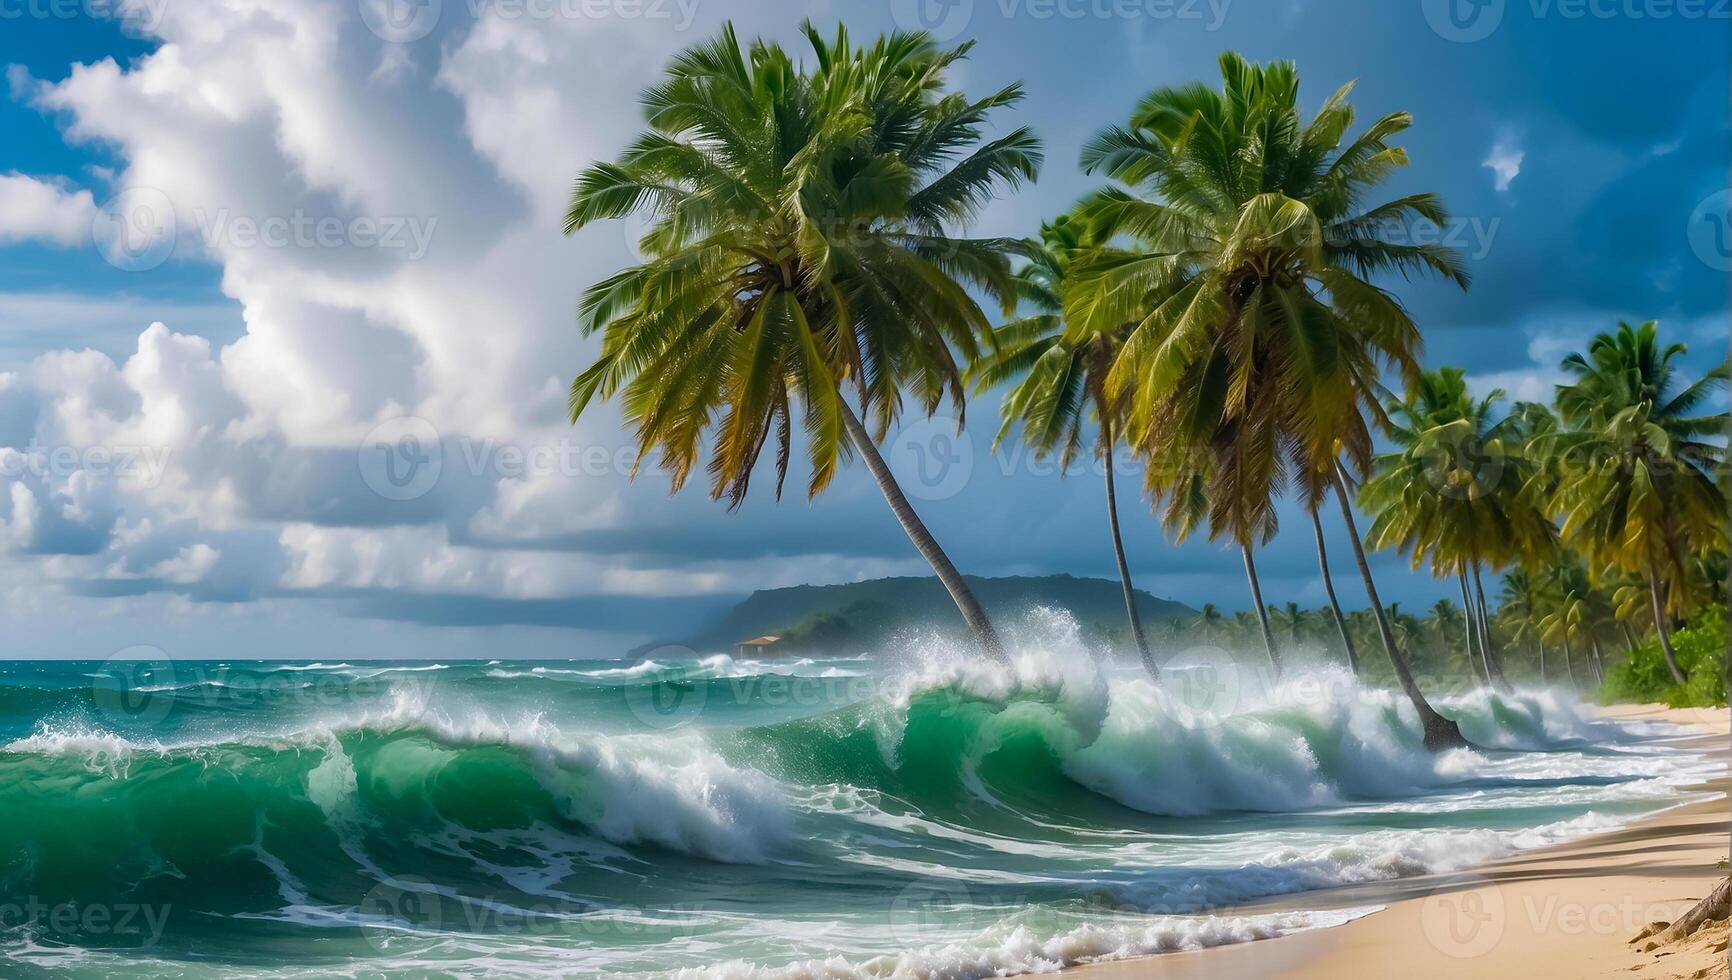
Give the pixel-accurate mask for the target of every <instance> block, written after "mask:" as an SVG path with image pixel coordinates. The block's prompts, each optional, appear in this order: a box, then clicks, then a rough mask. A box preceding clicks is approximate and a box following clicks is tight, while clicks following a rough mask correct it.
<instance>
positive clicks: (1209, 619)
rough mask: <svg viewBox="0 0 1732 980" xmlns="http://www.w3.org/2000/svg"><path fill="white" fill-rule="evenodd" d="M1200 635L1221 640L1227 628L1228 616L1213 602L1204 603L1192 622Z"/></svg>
mask: <svg viewBox="0 0 1732 980" xmlns="http://www.w3.org/2000/svg"><path fill="white" fill-rule="evenodd" d="M1191 625H1192V626H1193V628H1195V629H1196V631H1197V633H1198V635H1200V636H1202V637H1203V638H1205V639H1209V640H1219V639H1220V638H1221V636H1222V633H1223V631H1224V630H1225V629H1226V625H1227V618H1226V617H1225V616H1223V615H1221V610H1220V609H1218V608H1216V606H1215V604H1214V603H1212V602H1205V603H1203V608H1202V609H1199V610H1198V611H1197V618H1196V620H1195V621H1194V622H1193V623H1192V624H1191Z"/></svg>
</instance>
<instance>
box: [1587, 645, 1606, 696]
mask: <svg viewBox="0 0 1732 980" xmlns="http://www.w3.org/2000/svg"><path fill="white" fill-rule="evenodd" d="M1588 643H1589V646H1588V649H1589V650H1590V651H1592V652H1593V655H1594V659H1593V660H1592V661H1591V662H1592V663H1593V665H1594V683H1595V684H1596V685H1603V684H1605V683H1606V661H1605V658H1603V657H1601V656H1600V638H1599V637H1598V636H1595V635H1594V634H1592V633H1589V634H1588Z"/></svg>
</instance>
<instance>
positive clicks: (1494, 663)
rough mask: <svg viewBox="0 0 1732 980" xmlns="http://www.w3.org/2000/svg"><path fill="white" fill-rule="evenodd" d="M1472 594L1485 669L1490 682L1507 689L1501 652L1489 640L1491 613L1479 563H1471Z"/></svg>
mask: <svg viewBox="0 0 1732 980" xmlns="http://www.w3.org/2000/svg"><path fill="white" fill-rule="evenodd" d="M1473 594H1474V599H1475V601H1476V602H1477V604H1478V606H1479V648H1480V652H1481V653H1483V654H1484V655H1485V666H1486V669H1487V670H1489V671H1491V681H1492V683H1493V684H1495V685H1496V686H1498V687H1500V688H1504V689H1506V690H1507V689H1508V688H1509V682H1508V681H1506V680H1504V676H1503V652H1502V651H1500V650H1499V649H1498V648H1497V645H1496V644H1494V643H1493V642H1492V639H1491V611H1490V610H1489V609H1487V608H1486V603H1485V583H1484V582H1483V581H1481V580H1480V577H1479V561H1478V559H1475V560H1474V563H1473Z"/></svg>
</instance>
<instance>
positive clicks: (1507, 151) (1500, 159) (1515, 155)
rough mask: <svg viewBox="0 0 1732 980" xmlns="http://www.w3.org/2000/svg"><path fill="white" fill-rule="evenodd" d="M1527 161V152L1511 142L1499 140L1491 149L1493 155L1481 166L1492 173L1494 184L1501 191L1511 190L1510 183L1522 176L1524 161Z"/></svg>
mask: <svg viewBox="0 0 1732 980" xmlns="http://www.w3.org/2000/svg"><path fill="white" fill-rule="evenodd" d="M1525 159H1527V151H1525V150H1523V149H1521V148H1520V147H1518V146H1516V145H1515V144H1514V143H1513V142H1512V141H1511V140H1507V139H1503V140H1498V142H1497V144H1496V145H1495V146H1493V147H1492V148H1491V154H1490V155H1489V156H1487V157H1486V158H1485V162H1484V163H1482V164H1481V166H1483V167H1486V168H1487V169H1489V170H1490V171H1491V172H1492V175H1493V179H1494V182H1495V184H1496V186H1497V189H1498V190H1499V191H1507V190H1509V185H1510V182H1511V181H1513V180H1515V179H1516V178H1517V177H1519V176H1521V172H1522V161H1523V160H1525Z"/></svg>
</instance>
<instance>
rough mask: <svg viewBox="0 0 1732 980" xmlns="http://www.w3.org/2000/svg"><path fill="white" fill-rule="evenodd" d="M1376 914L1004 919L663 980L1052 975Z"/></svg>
mask: <svg viewBox="0 0 1732 980" xmlns="http://www.w3.org/2000/svg"><path fill="white" fill-rule="evenodd" d="M1376 911H1378V909H1376V908H1356V909H1343V910H1337V911H1328V912H1280V913H1273V914H1268V915H1251V916H1214V915H1211V916H1196V917H1189V916H1158V917H1143V916H1128V917H1115V918H1113V919H1111V920H1108V921H1104V922H1084V923H1082V924H1079V925H1076V926H1074V927H1073V928H1069V929H1065V930H1063V931H1059V932H1051V931H1048V930H1043V929H1041V928H1038V927H1035V926H1031V925H1028V924H1025V923H1024V922H1022V921H1020V920H1019V918H1018V917H1011V918H1010V919H1007V920H1005V921H1003V922H1000V923H998V924H995V925H993V926H991V927H990V928H987V929H985V930H982V931H981V932H979V933H977V934H975V935H972V936H967V937H959V938H956V939H954V940H949V941H939V942H930V943H926V944H922V945H918V946H915V947H914V948H911V949H906V950H905V951H903V952H898V953H891V954H886V955H882V956H876V957H870V958H849V957H844V956H833V957H829V958H826V959H812V960H803V961H799V962H795V963H788V964H783V965H775V966H764V965H759V964H755V963H748V962H740V961H736V962H731V963H720V964H716V965H713V966H707V967H701V968H695V969H684V970H678V971H675V972H673V973H671V974H670V976H672V977H675V978H677V980H817V978H823V980H853V978H862V980H865V978H872V980H885V978H896V980H904V978H906V980H975V978H983V977H1002V976H1014V975H1017V974H1024V973H1051V972H1054V971H1056V970H1060V969H1063V968H1065V967H1068V966H1076V965H1078V964H1081V963H1091V962H1094V963H1098V962H1107V961H1111V960H1121V959H1128V958H1131V957H1135V956H1148V955H1152V954H1156V953H1172V952H1178V951H1181V950H1195V949H1208V948H1211V947H1215V946H1226V945H1231V944H1235V943H1245V942H1253V941H1256V940H1260V939H1273V938H1275V937H1277V936H1286V935H1291V934H1293V933H1296V932H1304V931H1306V930H1310V929H1320V928H1328V927H1331V926H1338V925H1341V924H1343V923H1346V922H1351V921H1352V920H1354V919H1356V918H1360V917H1362V916H1365V915H1368V914H1370V913H1373V912H1376Z"/></svg>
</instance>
